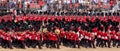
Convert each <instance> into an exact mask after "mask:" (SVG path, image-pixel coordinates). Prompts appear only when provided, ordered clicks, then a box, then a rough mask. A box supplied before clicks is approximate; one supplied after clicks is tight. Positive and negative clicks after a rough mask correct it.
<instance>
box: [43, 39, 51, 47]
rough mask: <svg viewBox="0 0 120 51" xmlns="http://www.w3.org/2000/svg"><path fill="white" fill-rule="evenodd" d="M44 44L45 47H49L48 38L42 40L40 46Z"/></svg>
mask: <svg viewBox="0 0 120 51" xmlns="http://www.w3.org/2000/svg"><path fill="white" fill-rule="evenodd" d="M44 44H46V47H47V48H49V45H50V40H43V41H42V46H43V45H44Z"/></svg>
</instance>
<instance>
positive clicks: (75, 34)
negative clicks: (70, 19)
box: [73, 32, 80, 48]
mask: <svg viewBox="0 0 120 51" xmlns="http://www.w3.org/2000/svg"><path fill="white" fill-rule="evenodd" d="M79 36H80V35H79V33H78V34H77V32H75V33H74V36H73V42H74V43H73V44H74V46H73V47H74V48H75V47H76V45H77V46H78V48H80V40H79Z"/></svg>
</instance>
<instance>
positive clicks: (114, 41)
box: [110, 30, 117, 47]
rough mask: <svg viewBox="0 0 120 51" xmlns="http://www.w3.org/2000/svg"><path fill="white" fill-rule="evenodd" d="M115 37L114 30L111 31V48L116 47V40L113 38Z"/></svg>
mask: <svg viewBox="0 0 120 51" xmlns="http://www.w3.org/2000/svg"><path fill="white" fill-rule="evenodd" d="M116 35H117V33H116V31H115V30H113V31H111V32H110V37H111V42H113V43H112V46H113V47H115V46H116V43H117V40H116V38H115V37H116Z"/></svg>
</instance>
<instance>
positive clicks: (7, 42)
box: [1, 40, 12, 49]
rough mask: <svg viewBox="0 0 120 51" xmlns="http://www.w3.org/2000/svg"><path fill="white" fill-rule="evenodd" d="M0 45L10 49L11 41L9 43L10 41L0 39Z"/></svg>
mask: <svg viewBox="0 0 120 51" xmlns="http://www.w3.org/2000/svg"><path fill="white" fill-rule="evenodd" d="M1 45H2V47H3V48H10V49H12V43H11V41H8V40H2V43H1Z"/></svg>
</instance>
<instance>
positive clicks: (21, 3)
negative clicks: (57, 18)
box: [0, 0, 119, 11]
mask: <svg viewBox="0 0 120 51" xmlns="http://www.w3.org/2000/svg"><path fill="white" fill-rule="evenodd" d="M118 1H119V0H0V8H1V9H2V8H8V9H9V8H15V9H17V8H19V9H21V8H22V9H25V8H28V9H42V10H51V11H80V10H84V11H85V10H87V11H88V10H102V11H108V10H111V9H112V8H113V7H114V6H115V5H116V4H117V2H118Z"/></svg>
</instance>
